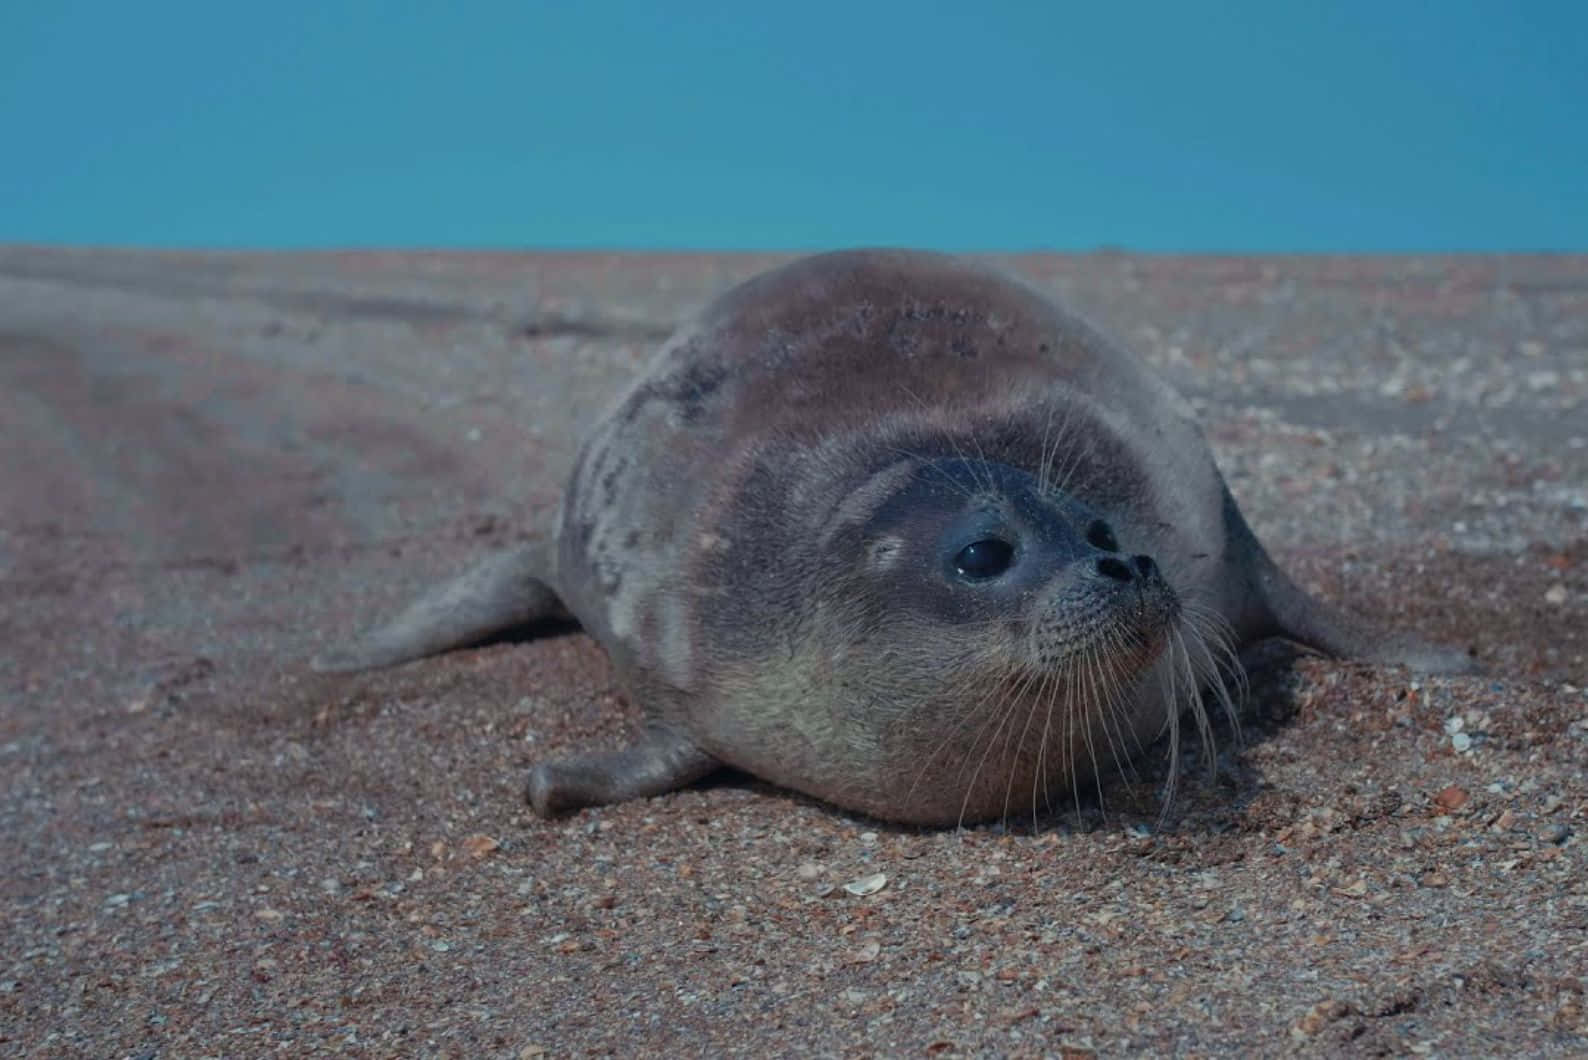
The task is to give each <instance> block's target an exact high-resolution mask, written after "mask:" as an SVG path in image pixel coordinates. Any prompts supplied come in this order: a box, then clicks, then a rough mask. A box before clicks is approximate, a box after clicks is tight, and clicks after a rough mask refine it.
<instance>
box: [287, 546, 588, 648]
mask: <svg viewBox="0 0 1588 1060" xmlns="http://www.w3.org/2000/svg"><path fill="white" fill-rule="evenodd" d="M552 556H553V545H552V544H551V543H550V542H536V543H534V544H530V545H525V546H522V547H520V548H515V549H509V550H508V551H506V552H500V553H498V554H496V555H495V556H492V557H491V558H490V559H488V560H486V561H485V562H484V563H481V564H480V565H479V566H477V567H475V568H473V569H472V570H470V571H468V572H467V573H465V574H463V575H461V576H459V577H457V578H454V579H453V580H452V581H450V582H445V583H443V584H441V585H438V586H436V587H435V588H433V589H431V590H430V591H429V592H427V593H425V594H424V595H423V596H421V597H420V598H419V599H418V600H415V601H414V602H413V603H412V604H409V605H408V607H407V609H406V610H404V611H403V613H402V614H400V615H398V616H397V617H396V618H394V619H392V620H391V621H390V622H388V623H386V624H385V625H384V626H381V627H380V628H378V629H376V630H374V631H372V632H371V633H369V634H367V635H366V636H364V637H363V638H362V639H361V640H359V641H358V642H357V643H355V644H353V645H351V646H350V647H347V648H342V649H335V650H332V651H328V652H325V653H323V654H321V655H317V656H315V657H314V659H312V660H311V661H310V663H309V665H310V667H311V668H313V669H315V670H318V671H320V672H322V673H345V672H348V671H352V670H370V669H374V668H376V667H380V666H391V665H394V664H396V663H400V662H407V661H409V660H410V659H418V658H422V657H424V656H426V655H435V654H437V653H438V652H443V651H447V650H448V649H450V648H463V647H467V646H469V645H471V644H478V643H480V642H481V641H483V640H487V639H489V638H490V637H492V636H494V635H495V634H498V633H502V632H505V631H506V630H510V629H513V628H515V627H518V626H523V625H527V624H528V623H530V622H534V621H537V620H540V619H556V618H567V617H569V616H568V612H567V610H566V609H565V608H564V607H563V605H562V601H561V600H559V599H558V598H557V593H556V590H555V589H554V588H553V587H552V577H553V570H554V568H553V566H552V562H551V560H552Z"/></svg>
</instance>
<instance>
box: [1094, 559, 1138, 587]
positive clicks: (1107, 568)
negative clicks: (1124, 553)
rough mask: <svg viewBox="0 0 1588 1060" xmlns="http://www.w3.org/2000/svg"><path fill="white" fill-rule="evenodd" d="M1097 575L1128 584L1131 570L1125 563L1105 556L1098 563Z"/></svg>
mask: <svg viewBox="0 0 1588 1060" xmlns="http://www.w3.org/2000/svg"><path fill="white" fill-rule="evenodd" d="M1097 573H1099V574H1101V575H1102V576H1103V577H1105V578H1112V579H1114V580H1115V581H1117V582H1128V581H1130V578H1131V575H1130V568H1129V567H1127V566H1125V561H1124V560H1120V559H1115V558H1114V557H1113V556H1104V557H1103V558H1102V559H1100V560H1098V561H1097Z"/></svg>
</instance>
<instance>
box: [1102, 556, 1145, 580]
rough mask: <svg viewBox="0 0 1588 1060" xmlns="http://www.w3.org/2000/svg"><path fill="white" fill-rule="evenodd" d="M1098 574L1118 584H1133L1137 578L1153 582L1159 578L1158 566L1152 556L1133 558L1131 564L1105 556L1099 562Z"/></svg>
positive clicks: (1114, 557)
mask: <svg viewBox="0 0 1588 1060" xmlns="http://www.w3.org/2000/svg"><path fill="white" fill-rule="evenodd" d="M1097 573H1099V574H1101V575H1102V576H1103V577H1105V578H1111V579H1113V580H1114V581H1116V582H1131V581H1135V580H1136V579H1137V578H1140V579H1141V580H1142V581H1151V580H1152V579H1153V578H1155V577H1157V576H1158V564H1156V563H1154V562H1153V561H1152V557H1151V556H1132V557H1130V562H1129V563H1126V562H1125V561H1124V560H1122V559H1119V558H1118V557H1116V556H1103V557H1101V558H1100V559H1099V560H1098V561H1097Z"/></svg>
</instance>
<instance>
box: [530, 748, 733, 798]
mask: <svg viewBox="0 0 1588 1060" xmlns="http://www.w3.org/2000/svg"><path fill="white" fill-rule="evenodd" d="M721 764H722V763H720V762H718V761H717V760H716V759H715V758H713V757H711V755H709V754H707V753H706V752H705V751H702V750H701V749H700V748H699V747H697V746H696V745H695V743H694V742H693V741H692V740H690V739H689V738H688V737H687V736H684V735H683V734H682V733H679V732H677V731H676V730H674V729H670V728H664V727H660V726H653V727H651V728H648V729H647V730H646V731H645V735H644V736H642V737H641V738H640V739H639V740H638V741H636V742H635V743H634V744H633V745H631V746H629V747H626V748H624V749H623V750H621V751H607V752H596V753H593V754H583V755H577V756H575V757H573V758H565V759H563V760H562V761H559V762H542V763H541V764H540V765H538V766H536V767H535V768H534V769H532V770H530V771H529V783H528V784H527V785H526V786H525V790H524V797H525V799H526V800H527V801H528V802H529V804H530V806H532V807H534V810H535V812H536V813H538V814H539V815H540V816H542V817H550V816H552V815H554V814H559V813H566V812H568V811H570V810H577V809H581V808H583V807H585V806H601V805H605V804H607V803H612V802H624V801H627V800H629V799H640V798H646V797H648V796H651V795H663V794H666V793H667V792H669V791H676V790H677V789H679V788H681V787H684V786H685V785H687V784H693V783H694V782H695V781H697V780H699V779H700V778H701V777H703V776H705V775H706V774H708V773H711V772H713V771H715V770H716V769H718V768H719V767H720V766H721Z"/></svg>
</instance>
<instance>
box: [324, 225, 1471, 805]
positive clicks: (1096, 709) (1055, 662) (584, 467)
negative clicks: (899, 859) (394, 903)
mask: <svg viewBox="0 0 1588 1060" xmlns="http://www.w3.org/2000/svg"><path fill="white" fill-rule="evenodd" d="M570 616H571V617H572V618H574V619H577V620H578V622H579V623H581V624H582V625H583V627H584V628H585V629H586V630H588V631H589V632H590V633H591V634H592V635H593V636H595V637H596V638H597V640H599V641H600V642H601V643H602V644H603V645H604V646H605V648H606V650H607V651H608V653H609V654H610V656H611V658H612V662H613V665H614V667H615V668H616V671H617V673H618V675H619V677H620V679H621V680H622V682H623V684H624V686H625V688H626V689H627V691H628V693H629V694H630V695H631V696H633V697H634V699H635V700H636V701H637V702H638V703H639V705H640V706H641V708H642V710H643V714H644V716H645V719H646V721H645V725H644V730H643V732H642V733H641V734H640V735H639V736H638V737H637V738H636V739H635V741H634V742H633V743H632V744H631V745H630V746H629V747H627V748H626V749H623V750H619V751H615V752H600V753H591V754H581V755H576V756H574V757H572V758H568V759H565V760H562V761H553V762H545V763H542V764H540V765H537V766H536V767H535V768H534V769H533V770H532V771H531V773H530V776H529V782H528V788H527V797H528V799H529V801H530V803H531V804H532V805H533V807H534V808H535V810H536V811H537V812H539V813H541V814H551V813H555V812H558V811H565V810H571V809H575V808H578V807H582V806H590V805H595V804H600V803H609V802H616V801H619V800H623V799H631V798H636V797H639V796H648V795H656V794H660V793H662V792H667V791H671V790H674V789H676V788H678V787H681V786H683V785H686V784H689V783H691V782H693V781H695V780H696V779H698V778H700V777H702V776H704V775H705V774H707V773H710V772H712V771H713V770H715V769H717V768H718V767H719V766H722V765H731V766H735V767H737V768H739V769H742V770H745V771H746V772H749V773H751V774H754V775H756V776H759V777H761V778H763V779H766V780H769V781H772V782H774V783H776V784H779V785H783V786H785V787H789V788H793V789H796V790H798V791H802V792H805V793H807V794H809V795H813V796H815V797H817V798H819V799H823V800H826V801H827V802H830V803H833V804H835V805H837V806H841V807H845V808H847V809H851V810H857V811H861V812H863V813H866V814H870V815H872V816H874V817H877V818H881V819H885V820H891V821H898V822H906V823H917V824H925V825H945V824H953V823H956V822H959V823H965V822H971V821H978V820H984V819H989V818H994V817H999V816H1003V815H1007V814H1008V813H1010V812H1011V811H1015V812H1021V811H1023V810H1024V809H1026V808H1028V807H1029V808H1030V809H1031V810H1032V811H1033V812H1035V811H1036V810H1037V809H1038V808H1039V806H1040V805H1041V804H1043V803H1045V802H1047V801H1048V800H1051V799H1053V798H1055V797H1062V796H1064V795H1066V794H1069V793H1070V792H1072V791H1074V790H1076V788H1077V786H1078V785H1079V784H1080V783H1082V782H1085V781H1089V780H1091V779H1092V778H1095V777H1097V776H1098V775H1099V774H1100V773H1101V771H1103V770H1104V769H1106V768H1109V767H1111V766H1114V765H1123V763H1124V762H1125V761H1126V760H1127V759H1128V758H1129V757H1130V756H1131V755H1132V754H1134V753H1135V752H1136V751H1137V750H1139V749H1140V748H1142V747H1145V746H1146V745H1147V744H1149V743H1151V742H1152V741H1153V740H1155V739H1157V738H1158V737H1159V736H1160V735H1162V734H1163V733H1164V732H1165V731H1167V732H1168V733H1170V734H1171V735H1172V736H1173V737H1174V740H1173V746H1174V747H1175V748H1176V749H1177V748H1178V746H1179V727H1180V719H1181V717H1182V715H1184V716H1188V717H1189V718H1191V720H1192V721H1193V722H1194V724H1195V725H1196V727H1197V728H1198V729H1199V730H1200V732H1201V733H1202V736H1203V739H1204V740H1205V741H1207V740H1209V739H1210V737H1209V728H1210V722H1209V717H1208V708H1207V707H1206V706H1205V705H1204V703H1203V692H1207V693H1208V695H1209V698H1210V699H1211V700H1212V701H1213V702H1214V703H1215V704H1217V703H1222V704H1223V706H1224V708H1225V709H1226V710H1229V711H1230V712H1231V716H1232V717H1233V708H1232V706H1231V695H1230V693H1229V691H1228V690H1227V689H1228V686H1229V684H1230V683H1232V682H1238V681H1239V680H1240V679H1241V678H1240V667H1239V663H1238V662H1237V661H1236V656H1235V651H1236V649H1237V648H1238V647H1239V646H1241V645H1242V644H1245V643H1247V642H1249V641H1253V640H1256V639H1259V638H1263V637H1269V636H1281V637H1286V638H1289V639H1290V640H1293V641H1296V642H1298V643H1300V644H1303V645H1306V646H1308V647H1311V648H1314V649H1316V650H1318V651H1322V652H1325V653H1327V654H1330V655H1336V656H1349V657H1353V658H1358V659H1364V660H1369V661H1374V662H1384V663H1399V664H1405V665H1409V666H1412V667H1415V668H1417V669H1420V670H1426V671H1457V670H1463V669H1466V668H1468V665H1469V661H1468V659H1467V657H1466V656H1465V655H1464V654H1461V653H1458V652H1454V651H1448V650H1445V649H1441V648H1438V647H1435V646H1432V645H1428V644H1425V643H1424V642H1422V641H1420V640H1417V639H1416V638H1414V637H1411V636H1406V635H1396V634H1390V633H1386V632H1384V631H1381V630H1378V629H1374V628H1372V627H1371V626H1369V625H1368V624H1366V623H1364V622H1362V621H1360V620H1358V619H1356V618H1353V617H1350V616H1348V615H1346V614H1344V613H1343V612H1341V611H1338V610H1336V609H1334V608H1332V607H1330V606H1328V605H1326V604H1324V603H1322V602H1320V601H1318V600H1316V599H1313V598H1311V597H1309V596H1308V595H1307V594H1306V593H1304V592H1303V591H1302V590H1301V589H1300V588H1299V587H1297V585H1296V584H1295V583H1294V582H1292V581H1291V579H1290V578H1288V577H1287V576H1286V575H1285V574H1284V573H1283V572H1282V571H1281V570H1280V569H1279V568H1278V567H1277V566H1276V565H1275V564H1274V563H1273V562H1272V561H1271V560H1270V559H1269V557H1268V555H1267V553H1266V552H1265V551H1264V550H1263V547H1262V546H1261V545H1260V544H1259V543H1258V541H1257V539H1256V538H1255V537H1254V536H1253V534H1252V531H1251V530H1250V529H1249V528H1248V527H1247V525H1246V522H1245V520H1244V519H1243V518H1242V517H1241V513H1240V511H1239V510H1238V509H1237V508H1236V505H1235V502H1234V500H1233V499H1232V498H1231V496H1230V493H1229V490H1228V489H1227V488H1226V487H1225V484H1224V480H1223V478H1222V477H1221V475H1220V474H1219V471H1218V469H1217V468H1216V467H1215V466H1214V462H1213V456H1212V453H1211V451H1210V450H1209V448H1208V446H1207V443H1206V442H1205V440H1204V439H1203V437H1202V434H1201V431H1200V430H1199V428H1198V427H1197V425H1196V423H1195V422H1194V421H1193V418H1192V413H1191V409H1190V407H1189V406H1188V405H1187V404H1186V403H1185V401H1184V400H1183V399H1182V398H1181V397H1180V396H1179V395H1178V394H1176V393H1175V391H1174V390H1173V389H1172V388H1171V387H1170V386H1169V385H1168V384H1167V383H1166V382H1165V381H1163V380H1162V379H1160V378H1159V377H1158V376H1156V375H1155V374H1154V373H1153V372H1152V371H1150V370H1149V369H1148V367H1147V366H1146V364H1145V363H1144V362H1142V361H1141V360H1139V359H1138V358H1137V357H1135V356H1134V355H1132V354H1130V353H1128V352H1126V351H1125V350H1122V349H1120V348H1119V347H1117V346H1114V345H1112V344H1111V343H1109V342H1108V341H1107V340H1105V339H1104V338H1103V337H1102V336H1101V335H1099V334H1098V333H1097V332H1095V331H1094V330H1092V329H1091V328H1090V327H1088V326H1087V325H1086V324H1085V323H1083V322H1082V321H1080V320H1078V319H1077V318H1076V317H1074V316H1072V315H1070V314H1069V313H1067V312H1066V311H1064V310H1063V309H1061V308H1059V307H1058V306H1056V305H1054V304H1053V303H1052V302H1050V301H1049V300H1047V299H1046V298H1044V297H1043V296H1041V295H1040V294H1038V293H1037V292H1036V291H1035V290H1033V289H1031V288H1029V287H1027V286H1026V285H1025V284H1023V283H1021V282H1019V281H1017V280H1015V279H1013V278H1011V277H1008V276H1005V275H1003V274H1001V273H999V272H996V271H992V270H990V269H987V268H983V267H981V266H979V265H975V264H971V263H967V262H963V261H960V260H957V259H954V258H950V257H946V256H941V255H937V254H930V253H924V252H911V251H895V250H858V251H844V252H837V253H831V254H823V255H818V256H815V257H810V258H805V259H803V260H800V261H796V262H794V263H792V264H789V265H785V266H783V267H781V268H777V269H774V270H772V271H771V272H768V273H764V274H762V275H760V276H758V277H755V278H753V279H751V280H749V281H748V282H746V283H744V284H742V285H740V286H739V287H737V288H734V289H733V290H731V291H729V292H728V293H726V294H724V295H722V296H721V297H719V298H718V299H716V300H715V301H714V302H712V303H711V304H710V305H708V306H707V307H706V308H705V309H704V310H703V311H702V312H701V313H700V314H698V315H697V316H696V317H695V318H694V319H693V320H692V321H690V322H689V323H687V324H685V325H684V326H683V327H681V328H680V329H679V330H678V331H677V332H676V333H675V334H674V335H673V336H672V337H671V338H670V339H668V340H667V341H666V342H665V343H664V344H663V345H662V347H661V348H660V349H659V350H658V352H657V353H656V355H655V356H654V358H653V360H652V361H651V362H650V364H649V367H648V368H647V370H646V371H645V372H644V374H643V375H642V376H641V377H640V378H639V379H638V380H637V381H636V382H635V383H634V384H633V386H632V387H631V388H630V389H629V390H628V391H627V393H626V394H625V395H623V396H622V398H621V399H620V400H619V401H618V402H617V403H616V405H615V406H614V407H613V408H612V409H611V411H610V412H609V413H608V414H607V415H606V416H605V418H604V419H603V420H602V421H601V422H600V423H599V424H598V425H597V426H596V427H595V430H594V431H593V432H592V434H591V435H590V437H589V438H588V439H587V440H586V442H585V444H584V446H583V448H582V449H581V451H580V454H579V456H578V459H577V461H576V464H575V466H574V469H573V472H572V475H571V478H570V481H569V482H568V484H567V488H566V490H565V492H564V494H563V497H562V503H561V507H560V511H559V513H558V517H557V522H556V529H555V531H554V533H553V535H552V536H551V537H549V538H548V539H546V540H542V541H539V542H536V543H534V544H530V545H527V546H525V547H522V548H519V549H515V550H512V551H508V552H505V553H503V554H500V555H498V556H495V557H493V558H491V559H490V560H488V561H486V562H485V563H484V564H483V565H482V566H480V567H478V568H477V569H475V570H473V571H471V572H469V573H466V574H464V575H463V576H462V577H460V578H458V579H457V580H455V581H453V582H451V583H448V584H445V585H442V586H440V587H439V588H437V589H435V590H433V591H432V592H430V593H429V594H428V595H425V596H423V597H421V598H420V599H419V600H418V601H417V602H415V603H414V604H413V605H411V606H410V607H409V608H408V609H407V610H406V611H404V612H403V613H402V614H400V615H399V616H398V617H397V618H395V619H394V620H393V621H391V622H390V623H389V624H387V625H385V626H383V627H381V628H379V629H376V630H375V631H374V632H373V633H371V634H369V635H368V636H367V637H366V638H365V639H364V640H363V641H361V642H360V643H358V644H356V645H354V646H353V647H352V648H350V649H348V650H346V651H343V652H338V653H333V654H330V655H327V656H323V657H321V658H320V659H318V660H316V666H317V668H319V669H322V670H355V669H362V668H367V667H376V666H385V665H389V664H392V663H397V662H402V661H404V660H409V659H415V658H419V657H421V656H425V655H430V654H432V653H435V652H441V651H445V650H447V649H450V648H457V647H463V646H467V645H470V644H475V643H478V642H480V641H483V640H485V639H487V638H489V637H491V636H493V635H495V634H499V633H502V632H504V631H507V630H509V629H511V628H513V627H517V626H522V625H524V624H526V623H529V622H532V621H535V620H538V619H547V618H556V617H570ZM1171 775H1173V771H1171Z"/></svg>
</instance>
